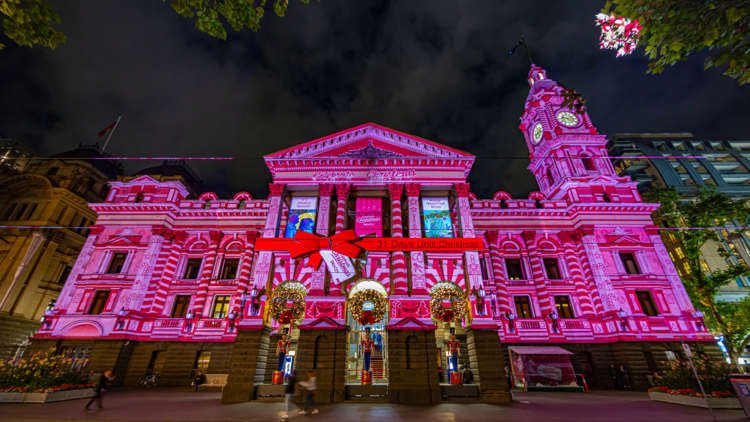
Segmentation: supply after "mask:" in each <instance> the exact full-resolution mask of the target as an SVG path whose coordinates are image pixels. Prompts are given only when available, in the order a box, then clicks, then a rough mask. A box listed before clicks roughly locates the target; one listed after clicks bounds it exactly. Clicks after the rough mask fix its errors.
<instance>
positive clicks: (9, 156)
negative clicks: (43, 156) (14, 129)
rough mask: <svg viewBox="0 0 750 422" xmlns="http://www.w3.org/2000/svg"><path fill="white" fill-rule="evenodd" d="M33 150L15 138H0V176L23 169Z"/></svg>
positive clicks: (16, 172)
mask: <svg viewBox="0 0 750 422" xmlns="http://www.w3.org/2000/svg"><path fill="white" fill-rule="evenodd" d="M32 157H34V152H33V151H32V150H31V149H29V148H28V147H27V146H26V145H24V144H22V143H20V142H18V141H16V140H15V139H0V177H1V176H2V175H7V174H18V173H21V172H23V171H24V169H25V168H26V166H27V165H28V164H29V159H31V158H32Z"/></svg>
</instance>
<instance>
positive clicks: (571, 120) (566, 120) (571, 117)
mask: <svg viewBox="0 0 750 422" xmlns="http://www.w3.org/2000/svg"><path fill="white" fill-rule="evenodd" d="M557 121H558V122H560V123H562V124H564V125H565V126H575V125H577V124H578V116H576V115H575V114H573V113H571V112H569V111H561V112H559V113H557Z"/></svg>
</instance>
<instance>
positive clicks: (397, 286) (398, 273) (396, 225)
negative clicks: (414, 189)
mask: <svg viewBox="0 0 750 422" xmlns="http://www.w3.org/2000/svg"><path fill="white" fill-rule="evenodd" d="M388 190H389V192H390V197H391V237H398V238H400V237H403V236H404V231H403V229H404V225H403V220H402V219H401V195H402V194H403V191H404V185H399V184H391V185H388ZM391 267H392V268H393V294H395V295H405V294H406V293H407V292H408V290H409V281H408V279H407V273H408V271H407V268H406V255H405V254H404V253H403V252H401V251H396V252H393V253H392V254H391Z"/></svg>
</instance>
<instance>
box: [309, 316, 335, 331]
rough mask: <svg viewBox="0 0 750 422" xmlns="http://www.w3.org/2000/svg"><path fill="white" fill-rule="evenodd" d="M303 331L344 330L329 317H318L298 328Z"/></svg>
mask: <svg viewBox="0 0 750 422" xmlns="http://www.w3.org/2000/svg"><path fill="white" fill-rule="evenodd" d="M299 328H300V329H303V330H339V329H342V328H344V326H343V325H341V324H339V323H338V322H336V321H335V320H333V319H332V318H329V317H320V318H318V319H316V320H314V321H312V322H311V323H309V324H302V325H300V327H299Z"/></svg>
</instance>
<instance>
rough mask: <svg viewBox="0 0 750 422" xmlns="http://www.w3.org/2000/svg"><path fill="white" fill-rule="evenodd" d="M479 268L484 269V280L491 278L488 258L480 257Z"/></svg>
mask: <svg viewBox="0 0 750 422" xmlns="http://www.w3.org/2000/svg"><path fill="white" fill-rule="evenodd" d="M479 268H480V270H481V271H482V280H489V279H490V277H489V272H488V271H487V260H486V259H485V258H480V259H479Z"/></svg>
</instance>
